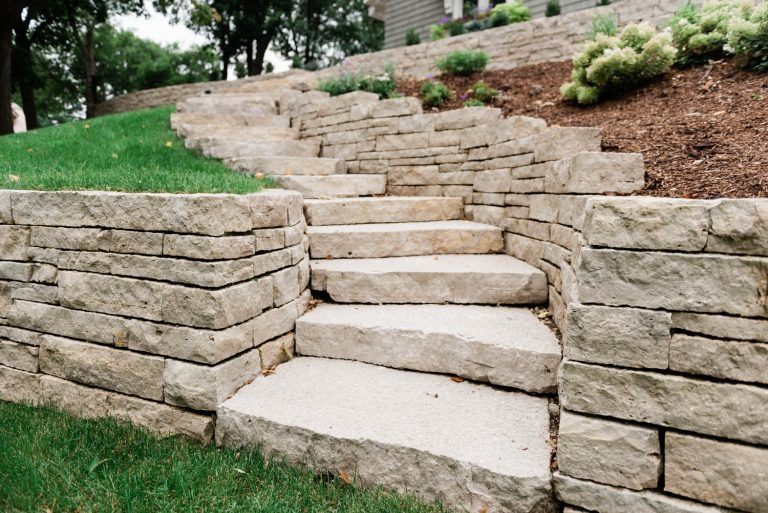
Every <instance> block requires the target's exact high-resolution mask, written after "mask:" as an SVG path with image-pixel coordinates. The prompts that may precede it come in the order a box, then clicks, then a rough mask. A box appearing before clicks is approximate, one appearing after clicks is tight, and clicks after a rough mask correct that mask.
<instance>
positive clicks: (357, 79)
mask: <svg viewBox="0 0 768 513" xmlns="http://www.w3.org/2000/svg"><path fill="white" fill-rule="evenodd" d="M317 88H318V90H320V91H325V92H327V93H329V94H330V95H331V96H339V95H340V94H345V93H351V92H352V91H368V92H369V93H376V94H378V95H379V98H392V97H393V96H394V94H395V89H397V81H396V80H395V68H394V66H391V65H390V66H387V67H385V68H384V71H383V72H381V73H378V74H373V73H365V72H357V73H344V74H342V75H338V76H335V77H329V78H326V79H324V80H322V81H321V82H320V84H318V86H317Z"/></svg>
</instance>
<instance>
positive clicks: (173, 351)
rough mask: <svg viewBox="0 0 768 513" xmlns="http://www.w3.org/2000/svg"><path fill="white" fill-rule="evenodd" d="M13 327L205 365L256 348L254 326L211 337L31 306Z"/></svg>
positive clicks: (18, 308) (15, 314) (12, 319)
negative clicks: (253, 346)
mask: <svg viewBox="0 0 768 513" xmlns="http://www.w3.org/2000/svg"><path fill="white" fill-rule="evenodd" d="M8 321H9V323H11V324H13V325H14V326H21V327H24V328H28V329H30V330H36V331H29V332H27V333H31V334H36V335H37V337H35V339H37V338H39V333H37V332H48V333H51V334H53V335H60V336H62V337H67V338H73V339H79V340H85V341H88V342H96V343H99V344H107V345H112V346H115V347H122V348H128V349H130V350H132V351H141V352H143V353H151V354H156V355H162V356H172V357H174V358H180V359H183V360H192V361H198V362H202V363H217V362H219V361H221V360H223V359H225V358H229V357H230V356H233V355H235V354H237V353H240V352H242V351H244V350H246V349H248V348H249V347H251V346H252V344H253V325H252V324H251V322H250V321H249V322H246V323H243V324H238V325H236V326H232V327H231V328H227V329H224V330H220V331H209V330H202V329H196V328H186V327H184V326H175V325H169V324H159V323H155V322H148V321H140V320H136V319H126V318H124V317H117V316H113V315H106V314H100V313H93V312H84V311H81V310H71V309H68V308H62V307H59V306H52V305H45V304H41V303H32V302H28V301H16V302H15V303H14V305H13V307H12V308H11V310H10V311H9V313H8ZM0 333H2V332H0ZM26 338H30V337H25V339H26ZM14 340H15V339H14ZM21 342H26V340H21Z"/></svg>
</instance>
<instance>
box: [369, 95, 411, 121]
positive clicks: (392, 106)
mask: <svg viewBox="0 0 768 513" xmlns="http://www.w3.org/2000/svg"><path fill="white" fill-rule="evenodd" d="M414 114H421V102H420V101H419V99H418V98H413V97H405V98H391V99H388V100H381V101H377V102H376V103H373V104H371V110H370V116H371V117H372V118H388V117H393V116H410V115H414Z"/></svg>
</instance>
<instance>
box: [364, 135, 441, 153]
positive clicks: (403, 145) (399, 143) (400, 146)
mask: <svg viewBox="0 0 768 513" xmlns="http://www.w3.org/2000/svg"><path fill="white" fill-rule="evenodd" d="M428 146H429V138H428V137H425V135H424V134H399V135H380V136H379V137H377V138H376V151H397V150H416V149H420V148H427V147H428Z"/></svg>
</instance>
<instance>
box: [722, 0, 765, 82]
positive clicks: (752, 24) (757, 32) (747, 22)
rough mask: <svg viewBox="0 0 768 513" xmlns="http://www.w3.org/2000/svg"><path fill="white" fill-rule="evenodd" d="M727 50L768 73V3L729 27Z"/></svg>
mask: <svg viewBox="0 0 768 513" xmlns="http://www.w3.org/2000/svg"><path fill="white" fill-rule="evenodd" d="M726 49H727V50H728V51H729V52H731V53H733V54H734V55H736V56H737V57H738V58H740V59H742V60H744V64H746V65H747V66H751V67H753V68H755V69H757V70H761V71H768V3H765V2H763V3H762V4H759V5H757V6H756V7H755V9H754V11H753V12H752V13H751V14H746V15H745V16H740V17H738V18H736V19H734V20H732V21H731V23H730V24H729V26H728V44H727V45H726Z"/></svg>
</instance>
